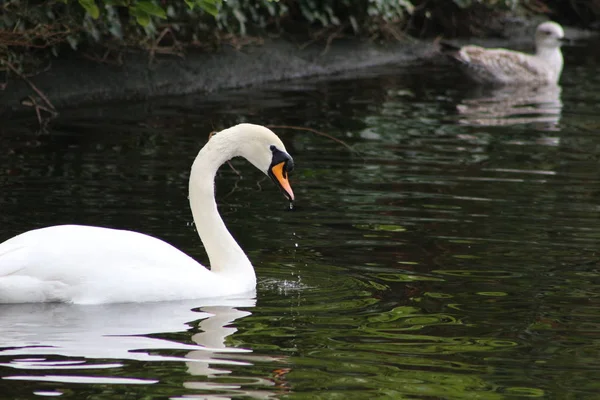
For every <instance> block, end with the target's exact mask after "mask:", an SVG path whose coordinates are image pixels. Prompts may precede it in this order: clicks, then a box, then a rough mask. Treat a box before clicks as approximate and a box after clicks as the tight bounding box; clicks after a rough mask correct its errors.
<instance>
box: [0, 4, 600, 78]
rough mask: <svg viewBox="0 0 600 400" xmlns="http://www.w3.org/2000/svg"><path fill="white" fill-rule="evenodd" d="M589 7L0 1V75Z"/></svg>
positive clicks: (435, 29) (479, 29) (480, 28)
mask: <svg viewBox="0 0 600 400" xmlns="http://www.w3.org/2000/svg"><path fill="white" fill-rule="evenodd" d="M566 4H567V5H566ZM569 4H570V5H571V7H570V8H569V6H568V5H569ZM595 4H596V3H594V1H592V0H578V1H574V0H573V1H569V2H564V1H563V2H560V1H558V0H537V1H535V2H531V1H527V0H451V1H450V0H227V1H223V0H183V1H182V0H4V1H3V2H2V3H1V4H0V63H1V65H0V70H4V71H13V70H17V71H21V72H33V71H39V70H41V69H44V68H45V67H46V66H48V65H49V62H50V60H51V58H52V56H53V55H54V56H55V55H57V54H58V53H59V52H61V51H64V49H65V48H69V47H70V48H71V49H74V50H77V51H79V52H80V53H81V54H83V55H85V56H87V57H91V58H94V59H97V60H100V61H105V62H111V61H113V62H118V61H119V59H118V57H119V56H118V55H119V54H120V53H121V52H122V51H124V50H127V49H131V48H141V49H145V50H148V51H150V52H151V54H152V55H153V54H156V53H161V52H162V53H172V54H177V55H183V52H184V50H185V49H186V48H188V47H201V48H205V49H211V48H214V47H215V46H217V45H219V44H220V43H223V42H227V43H230V44H234V45H241V44H243V43H244V41H247V40H248V38H252V37H260V36H261V35H263V34H265V33H277V34H282V33H283V34H293V35H300V36H304V37H305V38H306V40H307V41H308V40H313V41H314V40H323V41H330V40H331V39H332V38H334V37H339V36H341V35H361V36H367V37H371V38H397V39H402V38H403V37H405V36H406V33H409V34H413V35H423V34H440V33H443V34H480V33H485V30H486V28H487V26H486V23H487V22H486V19H487V18H488V16H489V15H495V14H496V13H502V12H507V11H508V12H512V11H515V10H521V11H523V10H525V11H526V12H535V13H540V12H541V13H546V14H550V13H551V12H552V10H553V9H556V10H558V9H560V11H561V13H563V14H564V15H577V13H579V14H580V15H581V19H582V20H583V19H584V16H586V17H587V18H588V19H589V16H590V15H592V16H593V15H598V14H600V7H597V6H595ZM569 10H571V13H570V14H569ZM457 21H460V22H461V23H460V24H459V23H458V22H457ZM459 28H460V29H459ZM461 29H462V30H461ZM98 49H100V50H101V51H100V52H98ZM13 72H14V71H13Z"/></svg>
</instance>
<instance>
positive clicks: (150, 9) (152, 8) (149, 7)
mask: <svg viewBox="0 0 600 400" xmlns="http://www.w3.org/2000/svg"><path fill="white" fill-rule="evenodd" d="M134 7H135V10H136V16H137V15H141V14H146V15H148V16H150V15H152V16H154V17H158V18H162V19H165V18H167V13H166V12H165V10H163V9H162V7H161V6H159V5H156V4H154V3H152V2H150V1H139V2H137V3H136V4H135V6H134ZM138 22H139V20H138ZM146 25H147V24H146Z"/></svg>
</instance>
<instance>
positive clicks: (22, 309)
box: [0, 298, 274, 398]
mask: <svg viewBox="0 0 600 400" xmlns="http://www.w3.org/2000/svg"><path fill="white" fill-rule="evenodd" d="M255 303H256V300H255V299H253V298H235V299H215V300H213V301H212V302H207V301H204V302H202V307H201V309H200V311H194V309H196V310H197V309H198V308H197V307H198V304H199V301H198V300H196V301H177V302H162V303H124V304H108V305H95V306H90V305H86V306H80V305H73V304H58V303H57V304H48V303H42V304H39V303H38V304H18V305H2V306H0V361H2V363H0V366H2V367H10V368H14V369H16V370H28V371H32V370H41V371H44V372H49V373H50V374H49V375H44V374H40V373H39V372H36V373H30V372H28V373H27V374H19V373H15V374H6V371H8V369H5V370H4V373H3V374H4V376H3V377H2V378H3V379H9V380H11V379H12V380H28V381H51V382H71V383H76V382H78V383H104V384H111V383H114V384H123V383H126V384H153V383H157V382H158V380H153V379H152V377H150V378H148V379H129V378H119V377H112V376H111V374H110V373H100V374H98V372H97V371H98V370H110V369H111V368H119V367H121V366H122V365H123V361H124V360H136V361H143V362H147V361H179V362H185V363H186V366H187V370H188V373H189V374H191V375H194V376H204V377H208V378H210V377H214V376H216V375H220V374H229V373H231V371H230V370H228V369H227V367H228V366H244V365H251V364H252V362H254V361H266V360H267V357H264V356H255V355H253V354H252V350H250V349H243V348H234V347H227V346H226V344H225V340H226V338H227V337H228V336H230V335H232V334H234V333H235V332H236V331H237V328H235V327H234V326H231V324H232V323H233V322H234V321H239V320H240V319H242V318H245V317H247V316H249V315H251V312H250V311H246V310H240V309H238V307H243V308H251V307H254V306H255ZM198 320H200V321H199V322H198V323H197V328H194V331H196V332H198V333H195V334H193V335H192V337H191V340H192V342H193V343H194V344H188V343H180V342H176V341H173V340H167V339H161V338H157V337H152V336H148V335H151V334H165V333H175V332H185V331H188V330H190V328H191V327H192V326H194V325H196V321H198ZM158 350H160V351H165V352H169V351H170V350H184V351H186V352H187V353H186V354H185V355H184V356H181V357H180V356H171V355H161V354H159V352H158ZM46 356H49V357H48V358H46ZM55 356H63V357H68V358H72V360H67V361H65V360H64V359H59V360H57V359H56V357H55ZM82 359H84V360H82ZM270 359H274V358H269V360H270ZM7 360H8V361H7ZM106 360H114V361H109V362H107V361H106ZM90 369H93V370H94V375H100V376H89V375H88V374H83V373H81V372H82V371H83V370H90ZM65 370H71V371H72V372H75V374H74V375H64V374H65ZM57 371H58V372H59V373H60V375H53V374H54V373H55V372H57ZM76 371H79V372H80V373H81V375H80V374H78V373H77V372H76ZM241 378H242V379H243V380H244V381H247V382H250V380H249V379H252V382H253V384H254V385H256V384H259V385H261V386H263V387H264V386H266V385H270V386H272V385H274V383H273V382H272V381H271V380H269V379H260V378H258V380H260V382H256V381H257V378H255V377H253V378H246V377H241ZM184 387H186V388H188V389H192V390H191V392H192V393H193V390H210V391H213V390H232V391H235V393H236V395H239V394H242V395H248V396H251V397H255V398H256V397H259V398H264V397H270V395H273V393H266V392H265V393H263V392H260V391H247V390H246V389H242V388H241V385H237V384H234V383H228V384H218V383H216V382H210V381H207V380H202V381H198V382H196V381H188V382H185V383H184ZM192 395H193V394H192Z"/></svg>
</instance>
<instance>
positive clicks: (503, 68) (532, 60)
mask: <svg viewBox="0 0 600 400" xmlns="http://www.w3.org/2000/svg"><path fill="white" fill-rule="evenodd" d="M563 38H564V31H563V28H562V27H561V26H560V25H559V24H557V23H556V22H551V21H548V22H544V23H542V24H540V25H539V26H538V27H537V29H536V31H535V47H536V52H535V54H526V53H521V52H519V51H514V50H507V49H486V48H483V47H479V46H473V45H470V46H463V47H460V48H456V47H454V46H453V45H451V44H449V43H441V44H442V48H443V49H445V50H447V51H448V50H449V52H448V53H449V54H450V55H451V56H452V57H453V58H454V59H455V60H456V61H458V62H459V63H460V65H461V66H462V67H463V69H464V70H465V72H466V74H467V75H468V76H469V77H470V78H471V79H473V80H474V81H476V82H479V83H490V84H504V85H506V84H519V83H521V84H522V83H526V84H556V83H557V82H558V79H559V78H560V75H561V73H562V69H563V56H562V53H561V51H560V46H561V43H562V41H563Z"/></svg>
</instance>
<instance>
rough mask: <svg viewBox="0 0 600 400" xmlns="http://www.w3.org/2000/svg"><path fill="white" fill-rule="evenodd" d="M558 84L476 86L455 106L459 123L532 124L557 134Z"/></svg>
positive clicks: (474, 124)
mask: <svg viewBox="0 0 600 400" xmlns="http://www.w3.org/2000/svg"><path fill="white" fill-rule="evenodd" d="M560 94H561V87H560V86H558V85H545V86H538V87H530V86H505V87H498V88H484V87H477V88H476V89H474V90H473V91H472V92H471V93H470V94H469V97H468V98H467V99H465V100H463V101H462V102H461V103H460V104H458V105H457V106H456V109H457V111H458V114H459V123H460V124H463V125H470V126H507V125H515V124H534V125H535V127H536V128H537V129H538V130H543V131H558V130H559V127H558V124H559V122H560V117H561V112H562V106H563V105H562V101H561V98H560Z"/></svg>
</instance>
